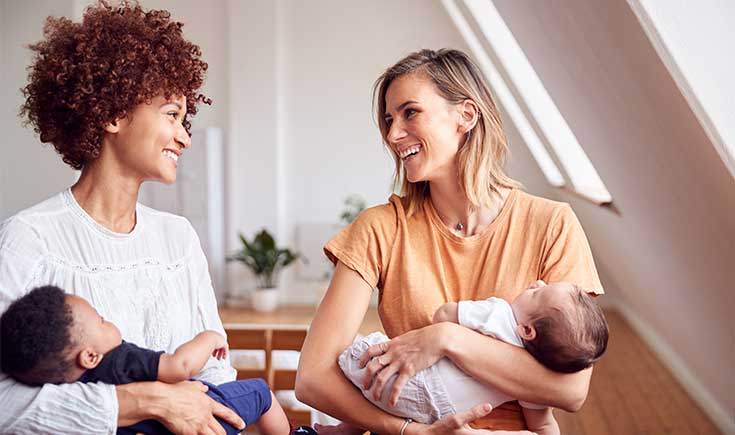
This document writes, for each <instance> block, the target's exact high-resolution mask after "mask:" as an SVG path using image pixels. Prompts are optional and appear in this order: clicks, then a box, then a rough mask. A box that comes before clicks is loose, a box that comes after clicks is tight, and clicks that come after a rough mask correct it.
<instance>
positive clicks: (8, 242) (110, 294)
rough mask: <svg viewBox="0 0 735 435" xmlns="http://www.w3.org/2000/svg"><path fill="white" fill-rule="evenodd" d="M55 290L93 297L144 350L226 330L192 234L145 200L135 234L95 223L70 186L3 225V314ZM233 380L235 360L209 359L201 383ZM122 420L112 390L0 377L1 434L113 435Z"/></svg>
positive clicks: (0, 264)
mask: <svg viewBox="0 0 735 435" xmlns="http://www.w3.org/2000/svg"><path fill="white" fill-rule="evenodd" d="M49 284H52V285H56V286H58V287H60V288H62V289H64V290H65V291H66V292H68V293H72V294H75V295H78V296H81V297H83V298H85V299H86V300H88V301H89V302H90V303H91V304H92V305H93V306H94V307H95V308H96V309H97V311H98V312H99V313H100V314H101V315H102V316H103V317H105V319H107V320H109V321H111V322H113V323H114V324H116V325H117V327H118V328H119V329H120V331H121V333H122V337H123V339H124V340H126V341H130V342H132V343H135V344H137V345H139V346H143V347H147V348H151V349H155V350H165V351H166V352H173V351H174V350H175V349H176V348H177V347H178V346H179V345H181V344H182V343H184V342H185V341H188V340H190V339H191V338H193V337H194V335H195V334H197V333H199V332H201V331H203V330H206V329H213V330H215V331H219V332H220V333H222V334H224V329H223V328H222V322H221V321H220V318H219V314H218V312H217V303H216V301H215V297H214V291H213V289H212V283H211V279H210V276H209V271H208V268H207V260H206V258H205V257H204V252H203V251H202V249H201V246H200V244H199V238H198V237H197V235H196V233H195V231H194V228H193V227H192V226H191V224H190V223H189V221H187V220H186V219H185V218H183V217H181V216H176V215H172V214H169V213H163V212H160V211H156V210H153V209H151V208H149V207H145V206H143V205H141V204H137V206H136V225H135V228H134V229H133V231H132V232H131V233H129V234H119V233H115V232H112V231H110V230H108V229H106V228H105V227H103V226H101V225H100V224H98V223H97V222H95V221H94V220H93V219H92V218H91V217H90V216H89V215H88V214H87V213H86V212H85V211H84V209H82V208H81V207H80V206H79V204H78V203H77V202H76V200H75V199H74V196H73V195H72V193H71V190H69V189H67V190H66V191H64V192H61V193H60V194H58V195H56V196H54V197H52V198H50V199H48V200H46V201H43V202H41V203H40V204H37V205H36V206H34V207H31V208H29V209H26V210H24V211H21V212H20V213H18V214H17V215H15V216H13V217H11V218H9V219H7V220H6V221H5V222H3V223H2V224H0V312H4V311H5V309H7V307H8V305H10V303H11V302H12V301H14V300H15V299H17V298H19V297H21V296H22V295H24V294H26V293H28V292H29V291H30V290H31V289H33V288H34V287H37V286H40V285H49ZM235 375H236V371H235V370H234V369H233V368H232V366H231V365H230V362H229V358H228V359H227V360H222V361H217V360H215V359H213V358H210V359H209V361H208V363H207V365H206V366H205V367H204V369H203V370H202V371H201V372H200V373H199V374H198V375H197V376H196V378H197V379H201V380H205V381H208V382H211V383H213V384H221V383H223V382H228V381H232V380H234V379H235ZM117 414H118V403H117V395H116V392H115V387H114V386H112V385H107V384H102V383H96V384H82V383H79V382H77V383H74V384H64V385H45V386H43V387H29V386H26V385H23V384H20V383H17V382H16V381H15V380H13V379H12V378H10V377H8V376H7V375H5V374H3V373H0V433H13V434H18V435H23V434H42V433H53V434H80V433H85V434H111V433H115V430H116V429H117Z"/></svg>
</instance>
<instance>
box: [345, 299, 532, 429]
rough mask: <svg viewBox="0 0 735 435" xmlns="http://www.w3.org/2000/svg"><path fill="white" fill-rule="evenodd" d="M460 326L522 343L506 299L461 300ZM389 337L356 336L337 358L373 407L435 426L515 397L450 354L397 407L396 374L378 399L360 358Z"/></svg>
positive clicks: (415, 380)
mask: <svg viewBox="0 0 735 435" xmlns="http://www.w3.org/2000/svg"><path fill="white" fill-rule="evenodd" d="M458 317H459V324H460V325H462V326H464V327H467V328H470V329H473V330H475V331H477V332H480V333H482V334H485V335H489V336H491V337H494V338H497V339H498V340H502V341H504V342H506V343H508V344H512V345H514V346H518V347H523V341H521V338H520V337H519V336H518V334H517V333H516V326H517V322H516V320H515V317H514V316H513V310H512V309H511V307H510V304H508V302H506V301H505V300H503V299H499V298H495V297H492V298H489V299H486V300H484V301H461V302H459V308H458ZM386 341H390V340H389V339H388V337H386V336H385V334H383V333H382V332H373V333H372V334H370V335H368V336H367V337H362V336H358V337H357V338H356V339H355V341H354V342H353V343H352V346H350V347H349V348H347V349H346V350H345V351H344V352H343V353H342V355H340V357H339V366H340V367H341V368H342V371H343V372H344V374H345V376H347V378H348V379H349V380H350V381H352V383H353V384H355V386H357V387H358V388H359V389H360V391H362V394H363V395H364V396H365V398H367V399H368V400H369V401H370V402H372V403H373V404H374V405H375V406H377V407H379V408H381V409H383V410H384V411H386V412H389V413H391V414H393V415H397V416H400V417H410V418H412V419H413V420H415V421H418V422H420V423H425V424H431V423H433V422H435V421H436V420H439V419H441V418H443V417H446V416H447V415H451V414H455V413H457V412H462V411H466V410H469V409H470V408H472V407H473V406H476V405H479V404H481V403H490V404H492V406H493V408H495V407H497V406H499V405H500V404H502V403H505V402H508V401H511V400H515V398H513V397H510V396H507V395H505V394H503V393H501V392H500V391H498V390H495V389H493V388H490V387H488V386H487V385H485V384H482V383H480V382H478V381H476V380H475V379H474V378H472V377H470V376H469V375H468V374H466V373H465V372H463V371H462V370H460V369H459V367H457V366H456V365H455V364H454V363H453V362H452V361H450V360H449V359H448V358H442V359H440V360H439V361H438V362H437V363H436V364H434V365H432V366H430V367H428V368H426V369H424V370H421V371H420V372H418V373H416V375H414V377H412V378H411V379H410V380H409V381H408V383H406V386H405V387H403V390H402V391H401V394H400V396H399V397H398V403H397V404H396V406H389V405H388V396H389V394H388V391H390V386H391V385H393V382H394V381H395V379H396V376H397V375H393V376H392V377H391V378H390V379H389V380H388V382H387V384H386V387H385V389H384V390H383V396H382V397H381V398H380V400H378V401H376V400H374V399H373V395H372V391H371V390H366V389H364V388H363V387H362V380H363V377H364V376H365V369H364V368H362V369H361V368H360V365H359V359H360V356H362V354H363V353H364V352H365V351H366V350H367V348H368V347H370V346H372V345H375V344H378V343H383V342H386ZM520 404H521V406H523V407H525V408H532V409H543V408H546V407H545V406H539V405H534V404H532V403H528V402H520Z"/></svg>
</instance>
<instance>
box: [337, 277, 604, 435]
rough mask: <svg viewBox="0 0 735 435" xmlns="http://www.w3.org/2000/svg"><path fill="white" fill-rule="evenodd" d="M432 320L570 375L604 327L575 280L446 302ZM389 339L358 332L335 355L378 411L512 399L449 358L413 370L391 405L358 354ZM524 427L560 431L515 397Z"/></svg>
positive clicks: (594, 348) (447, 410) (430, 412)
mask: <svg viewBox="0 0 735 435" xmlns="http://www.w3.org/2000/svg"><path fill="white" fill-rule="evenodd" d="M433 322H434V323H438V322H454V323H458V324H460V325H462V326H465V327H467V328H470V329H473V330H475V331H478V332H480V333H483V334H485V335H489V336H491V337H494V338H497V339H499V340H502V341H504V342H506V343H509V344H512V345H515V346H518V347H525V348H526V350H527V351H528V352H529V353H531V355H533V356H534V358H536V360H538V361H539V362H540V363H541V364H543V365H544V366H546V367H547V368H549V369H551V370H554V371H557V372H562V373H574V372H578V371H580V370H583V369H585V368H587V367H589V366H591V365H592V364H593V363H594V362H595V361H597V360H598V359H599V358H600V356H602V354H603V353H604V352H605V348H606V347H607V338H608V328H607V322H606V321H605V317H604V315H603V314H602V310H601V309H600V308H599V307H598V306H597V304H595V302H594V301H593V300H592V297H591V296H589V295H588V294H587V293H585V292H584V291H582V290H581V289H580V288H578V287H577V286H575V285H572V284H569V283H564V282H560V283H555V284H549V285H546V284H544V283H543V282H542V281H539V282H537V283H536V284H534V285H532V286H531V287H529V288H528V289H527V290H525V291H524V292H523V293H521V294H520V295H518V297H516V298H515V299H514V300H513V303H512V304H509V303H508V302H506V301H504V300H503V299H499V298H494V297H492V298H490V299H487V300H484V301H461V302H450V303H447V304H444V305H442V306H441V307H439V309H438V310H437V311H436V312H435V313H434V319H433ZM386 341H389V339H388V337H386V336H385V335H384V334H382V333H379V332H374V333H372V334H370V335H368V336H367V337H358V338H357V339H356V340H355V342H354V343H353V344H352V346H350V347H349V348H348V349H347V350H345V351H344V352H343V353H342V355H340V357H339V365H340V367H341V368H342V371H343V372H344V373H345V376H347V378H348V379H350V381H352V383H353V384H355V385H356V386H357V387H358V388H360V390H361V391H362V393H363V395H364V396H365V397H366V398H367V399H368V400H370V401H371V402H372V403H373V404H375V405H376V406H378V407H379V408H381V409H383V410H385V411H387V412H390V413H391V414H394V415H398V416H401V417H409V418H411V419H413V420H415V421H418V422H421V423H426V424H431V423H433V422H435V421H436V420H439V419H441V418H443V417H445V416H447V415H451V414H455V413H457V412H462V411H467V410H469V409H470V408H472V407H473V406H476V405H478V404H480V403H490V404H492V405H493V407H497V406H498V405H500V404H502V403H504V402H508V401H511V400H515V398H513V397H509V396H507V395H505V394H503V393H501V392H500V391H497V390H494V389H492V388H490V387H488V386H486V385H484V384H482V383H480V382H478V381H476V380H474V379H473V378H472V377H470V376H469V375H467V374H465V373H464V372H463V371H462V370H460V369H459V368H458V367H457V366H455V365H454V363H452V362H451V361H450V360H448V359H447V358H442V359H441V360H439V361H438V362H437V363H436V364H434V365H433V366H431V367H428V368H426V369H424V370H421V371H420V372H418V373H417V374H416V375H415V376H414V377H413V378H411V379H410V380H409V381H408V383H407V384H406V386H405V387H404V388H403V390H402V391H401V394H400V396H399V398H398V402H397V404H396V406H390V405H389V404H388V391H389V390H390V387H391V386H392V384H393V382H394V381H395V379H396V375H394V376H393V377H392V378H391V379H390V380H389V381H388V382H387V385H386V387H385V389H384V390H383V394H382V397H381V398H380V400H376V399H375V398H374V397H373V393H374V391H372V390H371V389H365V388H364V387H363V384H362V381H363V378H364V376H365V370H366V369H365V368H361V367H360V364H359V360H360V357H361V356H362V354H363V353H364V352H365V351H366V350H367V348H368V347H370V346H372V345H375V344H379V343H383V342H386ZM520 404H521V406H522V407H523V414H524V417H525V419H526V423H527V425H528V429H529V430H530V431H532V432H536V433H538V434H539V435H551V434H554V435H558V434H559V426H558V424H557V423H556V420H555V419H554V416H553V414H552V413H551V408H548V407H546V406H540V405H535V404H532V403H527V402H523V401H521V402H520Z"/></svg>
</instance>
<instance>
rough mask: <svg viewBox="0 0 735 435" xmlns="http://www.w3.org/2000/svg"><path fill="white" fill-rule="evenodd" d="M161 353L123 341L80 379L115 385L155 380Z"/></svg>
mask: <svg viewBox="0 0 735 435" xmlns="http://www.w3.org/2000/svg"><path fill="white" fill-rule="evenodd" d="M162 353H163V352H157V351H153V350H150V349H143V348H142V347H138V346H136V345H134V344H132V343H127V342H123V343H122V344H121V345H120V346H118V347H116V348H114V349H113V350H111V351H110V352H108V353H107V355H105V356H104V358H102V361H101V362H100V364H99V365H98V366H97V367H96V368H94V369H93V370H89V371H88V372H87V373H86V374H85V376H84V377H83V378H82V379H81V381H82V382H98V381H101V382H104V383H107V384H115V385H122V384H129V383H132V382H147V381H156V380H158V363H159V361H160V359H161V354H162Z"/></svg>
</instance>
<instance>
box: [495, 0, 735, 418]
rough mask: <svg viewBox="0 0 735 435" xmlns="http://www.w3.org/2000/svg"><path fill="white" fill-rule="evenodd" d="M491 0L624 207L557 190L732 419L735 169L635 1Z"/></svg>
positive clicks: (690, 377)
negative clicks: (538, 3) (542, 3)
mask: <svg viewBox="0 0 735 435" xmlns="http://www.w3.org/2000/svg"><path fill="white" fill-rule="evenodd" d="M495 4H496V5H497V7H498V10H499V11H500V13H501V15H502V16H503V18H504V19H505V21H506V23H507V24H508V26H509V27H510V29H511V31H512V32H513V34H514V36H515V37H516V39H517V40H518V42H519V44H520V45H521V47H522V48H523V50H524V52H525V54H526V55H527V56H528V58H529V60H530V62H531V64H532V65H533V67H534V69H535V70H536V72H537V73H538V75H539V77H540V78H541V80H542V81H543V83H544V84H545V85H546V87H547V89H548V90H549V93H550V95H551V96H552V98H553V99H554V101H555V103H556V104H557V106H558V107H559V110H560V111H561V113H562V114H563V115H564V117H565V118H566V119H567V122H568V123H569V125H570V127H571V128H572V130H573V131H574V133H575V135H576V136H577V138H578V139H579V142H580V143H581V144H582V146H583V147H584V149H585V151H586V152H587V154H588V156H589V157H590V160H591V161H592V163H593V164H594V165H595V167H596V168H597V170H598V172H599V173H600V176H601V178H602V179H603V181H604V182H605V184H606V185H607V187H608V188H609V190H610V192H611V194H612V197H613V204H615V206H616V208H617V213H614V212H612V211H611V210H607V209H604V208H600V207H597V206H594V205H591V204H589V203H587V202H585V201H582V200H579V199H577V198H575V197H573V196H568V195H566V194H563V193H559V194H557V197H559V198H561V199H563V200H566V201H569V202H571V203H572V205H573V206H574V208H575V211H576V212H577V214H578V216H579V217H580V220H581V222H582V224H583V225H584V227H585V230H586V231H587V234H588V236H589V239H590V243H591V245H592V248H593V250H594V252H595V254H596V260H597V264H598V267H599V268H600V272H601V275H602V279H603V284H604V285H605V288H606V290H607V291H608V292H609V293H612V294H615V295H616V296H617V297H619V299H620V300H621V303H622V304H623V305H622V307H623V310H624V312H625V313H627V314H628V315H629V316H630V317H635V318H636V319H639V320H640V322H638V324H639V325H645V326H646V329H645V330H643V331H641V332H642V333H643V334H646V336H647V337H649V338H650V337H656V338H655V342H652V343H651V344H653V345H654V346H655V347H656V348H658V349H667V350H666V351H664V352H662V355H664V353H665V355H664V356H665V357H664V358H663V359H664V362H665V363H667V364H669V366H670V367H671V368H672V369H674V370H675V371H676V375H677V376H678V377H679V379H680V380H681V381H682V382H683V384H684V386H685V387H687V388H688V389H689V391H690V393H691V394H692V395H693V396H694V397H695V399H698V400H700V403H702V404H703V408H704V409H705V410H706V411H707V412H709V413H710V415H712V416H713V418H714V419H715V420H716V422H717V423H718V424H720V426H721V427H724V425H729V426H728V427H729V428H730V430H735V425H733V421H732V416H733V415H735V377H733V376H731V372H732V368H733V367H735V351H734V350H733V337H735V328H734V327H733V323H732V308H733V307H735V293H733V292H732V290H731V288H732V284H731V281H732V279H731V278H730V276H729V270H730V269H731V268H732V265H733V264H735V218H734V217H735V179H733V177H732V176H731V174H730V173H729V172H728V170H727V168H726V167H725V164H724V163H723V160H722V159H721V158H720V156H719V155H718V153H717V152H716V150H715V148H714V147H713V145H712V142H711V141H710V140H709V138H708V137H707V135H706V134H705V131H704V129H703V127H702V125H701V124H700V123H699V121H698V119H697V117H696V116H695V115H694V113H693V112H692V110H691V108H690V107H689V105H688V103H687V101H686V99H685V98H684V97H683V96H682V94H681V92H680V91H679V89H678V88H677V85H676V83H675V82H674V80H673V79H672V77H671V75H670V73H669V72H668V71H667V69H666V67H665V65H664V64H663V62H662V61H661V59H660V58H659V57H658V55H657V53H656V51H655V50H654V48H653V46H652V45H651V43H650V41H649V40H648V38H647V36H646V34H645V33H644V32H643V30H642V29H641V27H640V25H639V23H638V21H637V19H636V16H635V15H634V13H633V12H632V11H631V9H630V7H629V6H628V5H627V4H626V3H624V2H623V3H621V2H596V3H595V4H594V5H593V4H590V3H589V2H586V1H583V0H567V2H566V3H565V8H563V9H562V8H546V9H544V10H541V9H539V8H536V7H534V5H533V2H517V1H506V0H502V1H501V0H497V1H495ZM715 61H716V60H715ZM705 66H706V65H705ZM725 81H727V82H731V81H732V77H729V78H727V79H726V80H725Z"/></svg>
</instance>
